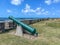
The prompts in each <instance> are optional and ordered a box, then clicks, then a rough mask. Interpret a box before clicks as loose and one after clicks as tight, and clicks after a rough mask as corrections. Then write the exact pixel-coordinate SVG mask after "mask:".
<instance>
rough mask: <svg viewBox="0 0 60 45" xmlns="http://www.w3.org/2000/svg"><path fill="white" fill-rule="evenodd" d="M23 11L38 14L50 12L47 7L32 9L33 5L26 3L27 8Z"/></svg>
mask: <svg viewBox="0 0 60 45" xmlns="http://www.w3.org/2000/svg"><path fill="white" fill-rule="evenodd" d="M22 13H25V14H27V13H34V14H37V15H42V14H45V15H47V14H48V11H45V9H43V8H41V7H37V8H36V9H31V6H30V5H28V4H26V6H25V8H24V9H22Z"/></svg>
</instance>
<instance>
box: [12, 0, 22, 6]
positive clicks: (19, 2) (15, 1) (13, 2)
mask: <svg viewBox="0 0 60 45" xmlns="http://www.w3.org/2000/svg"><path fill="white" fill-rule="evenodd" d="M22 2H23V0H11V4H13V5H16V6H17V5H20V4H21V3H22Z"/></svg>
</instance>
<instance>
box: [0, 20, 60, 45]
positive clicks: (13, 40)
mask: <svg viewBox="0 0 60 45" xmlns="http://www.w3.org/2000/svg"><path fill="white" fill-rule="evenodd" d="M59 22H60V21H54V20H52V21H41V22H38V23H35V24H31V26H32V27H34V28H36V30H37V32H38V33H39V35H38V37H37V39H35V40H30V39H26V38H22V37H18V36H15V35H11V34H8V33H9V32H8V33H2V34H0V45H60V23H59Z"/></svg>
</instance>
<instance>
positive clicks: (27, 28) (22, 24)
mask: <svg viewBox="0 0 60 45" xmlns="http://www.w3.org/2000/svg"><path fill="white" fill-rule="evenodd" d="M9 19H11V20H12V21H13V22H15V23H16V24H17V25H19V26H21V27H22V28H23V29H25V30H26V31H28V32H30V33H31V34H32V35H36V36H37V35H38V33H37V32H36V29H35V28H33V27H31V26H29V25H27V24H25V23H23V22H21V21H19V20H17V19H16V18H14V17H13V16H9Z"/></svg>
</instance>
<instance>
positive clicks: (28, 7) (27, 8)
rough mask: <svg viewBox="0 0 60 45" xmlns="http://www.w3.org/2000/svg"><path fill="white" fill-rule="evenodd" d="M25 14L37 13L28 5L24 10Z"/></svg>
mask: <svg viewBox="0 0 60 45" xmlns="http://www.w3.org/2000/svg"><path fill="white" fill-rule="evenodd" d="M22 12H24V13H28V12H35V10H33V9H31V8H30V5H28V4H26V7H25V8H24V9H23V10H22Z"/></svg>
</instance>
